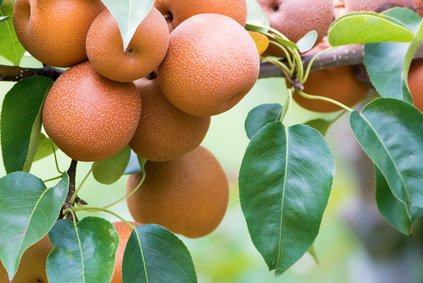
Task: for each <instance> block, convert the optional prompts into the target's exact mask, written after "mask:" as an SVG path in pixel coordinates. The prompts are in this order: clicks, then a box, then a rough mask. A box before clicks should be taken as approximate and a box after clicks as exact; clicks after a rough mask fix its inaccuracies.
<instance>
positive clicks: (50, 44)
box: [13, 0, 105, 67]
mask: <svg viewBox="0 0 423 283" xmlns="http://www.w3.org/2000/svg"><path fill="white" fill-rule="evenodd" d="M104 9H105V7H104V5H103V4H102V2H101V1H100V0H60V1H58V0H16V1H15V6H14V10H13V21H14V26H15V30H16V34H17V36H18V38H19V41H20V42H21V43H22V45H23V47H25V49H26V50H27V51H28V52H29V53H31V55H32V56H34V57H35V58H36V59H38V60H40V61H41V62H43V63H44V64H47V65H51V66H57V67H69V66H72V65H75V64H77V63H80V62H83V61H85V60H86V59H87V54H86V51H85V39H86V37H87V33H88V29H89V28H90V25H91V23H92V22H93V21H94V19H95V18H96V17H97V15H98V14H100V13H101V11H103V10H104Z"/></svg>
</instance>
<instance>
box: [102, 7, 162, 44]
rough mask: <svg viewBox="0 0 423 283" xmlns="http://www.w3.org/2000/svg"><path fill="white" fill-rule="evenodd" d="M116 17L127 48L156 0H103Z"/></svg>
mask: <svg viewBox="0 0 423 283" xmlns="http://www.w3.org/2000/svg"><path fill="white" fill-rule="evenodd" d="M101 1H102V2H103V3H104V5H105V6H106V7H107V9H108V10H109V11H110V13H111V14H112V15H113V17H114V18H115V19H116V21H117V23H118V25H119V29H120V33H121V35H122V40H123V49H124V50H126V48H127V47H128V45H129V43H130V42H131V39H132V37H133V36H134V34H135V31H136V30H137V28H138V26H139V25H140V24H141V22H142V21H143V20H144V18H145V17H146V16H147V15H148V13H150V11H151V8H152V7H153V3H154V0H143V1H135V0H121V1H116V0H101Z"/></svg>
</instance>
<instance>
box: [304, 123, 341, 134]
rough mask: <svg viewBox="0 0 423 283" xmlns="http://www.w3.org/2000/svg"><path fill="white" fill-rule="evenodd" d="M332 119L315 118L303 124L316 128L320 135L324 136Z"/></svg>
mask: <svg viewBox="0 0 423 283" xmlns="http://www.w3.org/2000/svg"><path fill="white" fill-rule="evenodd" d="M333 122H334V121H333V120H330V119H327V120H325V119H315V120H311V121H308V122H307V123H305V125H307V126H310V127H312V128H314V129H316V130H318V131H319V133H321V134H322V136H326V133H327V132H328V130H329V128H330V126H331V125H332V124H333Z"/></svg>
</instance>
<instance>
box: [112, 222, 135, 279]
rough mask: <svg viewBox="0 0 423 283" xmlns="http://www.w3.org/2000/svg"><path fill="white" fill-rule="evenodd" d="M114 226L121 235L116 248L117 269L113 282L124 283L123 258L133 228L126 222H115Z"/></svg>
mask: <svg viewBox="0 0 423 283" xmlns="http://www.w3.org/2000/svg"><path fill="white" fill-rule="evenodd" d="M130 224H131V225H132V226H134V227H136V226H139V225H141V224H140V223H136V222H130ZM113 226H114V227H115V229H116V232H117V233H118V235H119V246H118V248H117V250H116V257H115V269H114V271H113V277H112V281H111V283H122V260H123V255H124V254H125V248H126V244H127V243H128V240H129V237H131V233H132V228H131V227H129V225H128V224H126V223H124V222H115V223H113Z"/></svg>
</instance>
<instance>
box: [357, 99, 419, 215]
mask: <svg viewBox="0 0 423 283" xmlns="http://www.w3.org/2000/svg"><path fill="white" fill-rule="evenodd" d="M350 120H351V121H350V122H351V127H352V129H353V132H354V135H355V136H356V138H357V140H358V142H359V143H360V145H361V147H362V148H363V149H364V151H365V152H366V154H367V155H368V156H369V157H370V159H371V160H372V161H373V162H374V163H375V165H376V166H377V167H378V169H379V170H380V171H381V173H382V174H383V176H384V177H385V179H386V181H387V183H388V185H389V187H390V188H391V191H392V193H393V194H394V196H395V197H396V198H397V199H398V200H400V201H401V202H403V203H404V204H405V205H406V207H407V210H408V214H409V218H410V219H411V220H412V222H413V221H414V220H415V219H416V218H417V217H419V216H422V215H423V189H422V184H423V162H422V156H423V114H422V113H421V112H420V111H419V110H417V109H415V108H414V107H413V106H412V105H410V104H408V103H406V102H403V101H400V100H395V99H390V98H381V99H377V100H375V101H373V102H371V103H369V104H368V105H366V107H364V108H363V110H362V111H361V112H353V113H352V114H351V119H350Z"/></svg>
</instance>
